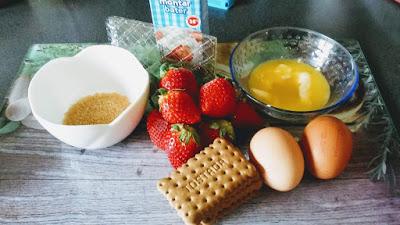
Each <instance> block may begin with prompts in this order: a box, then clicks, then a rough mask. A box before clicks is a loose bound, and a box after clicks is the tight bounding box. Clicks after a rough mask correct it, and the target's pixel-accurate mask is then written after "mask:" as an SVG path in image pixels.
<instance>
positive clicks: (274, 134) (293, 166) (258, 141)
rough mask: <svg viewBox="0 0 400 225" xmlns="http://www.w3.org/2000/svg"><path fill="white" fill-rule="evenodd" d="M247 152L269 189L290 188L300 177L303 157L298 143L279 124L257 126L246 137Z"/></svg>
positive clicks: (302, 168) (296, 183) (302, 169)
mask: <svg viewBox="0 0 400 225" xmlns="http://www.w3.org/2000/svg"><path fill="white" fill-rule="evenodd" d="M249 155H250V160H251V161H252V162H253V163H254V164H255V165H256V167H257V169H258V171H259V172H260V174H261V176H262V178H263V180H264V183H265V184H266V185H267V186H269V187H270V188H272V189H275V190H277V191H290V190H292V189H293V188H295V187H296V186H297V185H298V184H299V183H300V181H301V179H302V178H303V174H304V158H303V153H302V151H301V149H300V146H299V145H298V144H297V142H296V140H295V139H294V137H293V136H292V135H291V134H290V133H289V132H287V131H285V130H283V129H281V128H277V127H268V128H264V129H261V130H259V131H258V132H257V133H256V134H255V135H254V136H253V138H252V139H251V141H250V151H249Z"/></svg>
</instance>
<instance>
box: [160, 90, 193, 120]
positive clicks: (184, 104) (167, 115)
mask: <svg viewBox="0 0 400 225" xmlns="http://www.w3.org/2000/svg"><path fill="white" fill-rule="evenodd" d="M160 92H161V93H162V95H161V96H160V98H159V105H160V111H161V114H162V116H163V118H164V119H165V120H166V121H167V122H169V123H185V124H195V123H198V122H200V119H201V114H200V110H199V108H198V107H197V106H196V104H195V103H194V101H193V99H192V97H191V96H190V95H188V94H187V93H186V92H185V91H181V90H172V91H167V92H166V91H165V89H164V90H162V89H161V91H160Z"/></svg>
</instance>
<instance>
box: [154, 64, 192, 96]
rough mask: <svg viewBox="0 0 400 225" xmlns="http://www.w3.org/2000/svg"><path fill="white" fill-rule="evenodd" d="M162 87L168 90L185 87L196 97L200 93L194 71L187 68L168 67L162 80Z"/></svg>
mask: <svg viewBox="0 0 400 225" xmlns="http://www.w3.org/2000/svg"><path fill="white" fill-rule="evenodd" d="M160 88H165V89H167V90H174V89H183V90H186V91H187V93H188V94H189V95H191V96H192V97H194V98H197V96H198V94H199V87H198V86H197V82H196V77H195V76H194V74H193V73H192V71H190V70H188V69H185V68H170V69H168V70H167V71H166V72H165V73H164V74H163V77H162V79H161V81H160Z"/></svg>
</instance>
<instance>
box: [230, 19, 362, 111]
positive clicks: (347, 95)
mask: <svg viewBox="0 0 400 225" xmlns="http://www.w3.org/2000/svg"><path fill="white" fill-rule="evenodd" d="M271 30H296V31H303V32H307V33H311V34H314V35H316V36H319V37H321V38H323V39H326V40H327V41H329V42H332V43H333V44H335V45H337V46H338V47H339V48H341V49H342V50H343V51H344V52H345V54H346V55H347V56H348V57H349V58H350V63H351V67H352V73H353V74H354V75H355V81H354V82H353V84H352V86H351V88H350V89H349V90H348V91H347V93H345V95H344V96H343V97H342V98H341V99H339V101H337V102H336V103H334V104H332V105H330V106H327V107H324V108H321V109H317V110H310V111H292V110H287V109H281V108H277V107H275V106H272V105H270V104H265V103H263V102H261V101H259V100H258V99H256V98H255V97H253V96H252V95H251V94H250V93H249V92H248V91H246V90H245V89H244V88H243V87H242V85H241V84H240V82H238V81H237V80H236V75H235V70H234V68H233V56H234V54H235V52H236V50H237V48H238V47H239V46H240V45H241V44H242V43H243V42H245V41H247V40H248V39H250V38H252V37H253V36H256V35H259V34H262V33H266V32H268V31H271ZM229 69H230V72H231V78H232V80H233V81H234V83H236V84H237V86H239V88H240V89H241V91H243V92H244V93H245V94H246V95H247V97H248V98H250V99H251V100H252V101H254V102H255V103H257V104H258V105H261V106H263V107H267V108H271V109H274V110H275V111H280V112H285V113H292V114H307V113H321V112H329V111H331V110H333V109H335V108H337V107H338V106H339V105H341V104H343V103H345V102H347V101H348V100H349V99H350V98H351V97H352V96H353V94H354V92H355V91H356V89H357V87H358V83H359V74H358V68H357V65H356V63H355V61H354V59H353V56H352V55H351V54H350V52H349V51H348V50H347V49H346V48H345V47H343V45H341V44H340V43H339V42H337V41H335V40H334V39H332V38H330V37H328V36H326V35H324V34H321V33H318V32H316V31H313V30H309V29H305V28H299V27H290V26H281V27H271V28H267V29H264V30H259V31H256V32H254V33H252V34H250V35H248V36H247V37H246V38H244V39H243V40H242V41H240V42H239V43H238V44H237V45H236V46H235V48H234V49H233V50H232V52H231V55H230V57H229Z"/></svg>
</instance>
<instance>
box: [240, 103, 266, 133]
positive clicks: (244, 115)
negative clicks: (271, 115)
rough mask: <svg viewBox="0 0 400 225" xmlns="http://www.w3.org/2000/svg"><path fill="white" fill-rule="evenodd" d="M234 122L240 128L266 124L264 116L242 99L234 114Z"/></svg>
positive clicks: (257, 126)
mask: <svg viewBox="0 0 400 225" xmlns="http://www.w3.org/2000/svg"><path fill="white" fill-rule="evenodd" d="M232 123H233V125H234V126H235V127H238V128H259V127H263V126H264V125H265V121H264V119H263V117H261V116H260V114H258V113H257V112H256V111H255V110H254V108H253V107H252V106H251V105H249V104H248V103H247V102H244V101H240V102H238V104H237V105H236V108H235V110H234V112H233V114H232Z"/></svg>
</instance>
